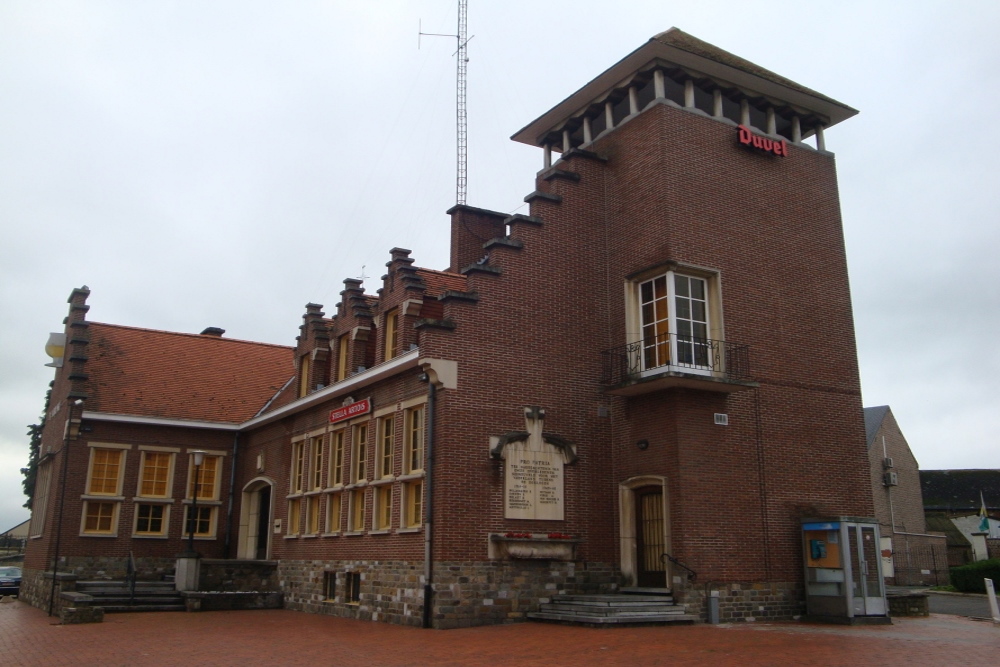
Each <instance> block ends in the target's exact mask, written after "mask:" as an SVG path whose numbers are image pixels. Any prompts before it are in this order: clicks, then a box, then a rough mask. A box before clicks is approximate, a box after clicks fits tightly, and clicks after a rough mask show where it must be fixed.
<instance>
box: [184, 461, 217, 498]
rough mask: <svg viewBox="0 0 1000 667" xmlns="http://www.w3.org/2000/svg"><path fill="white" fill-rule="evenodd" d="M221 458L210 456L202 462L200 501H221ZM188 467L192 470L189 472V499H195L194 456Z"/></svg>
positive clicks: (198, 485)
mask: <svg viewBox="0 0 1000 667" xmlns="http://www.w3.org/2000/svg"><path fill="white" fill-rule="evenodd" d="M221 459H222V457H221V456H210V455H206V456H205V458H204V460H203V461H202V462H201V465H200V466H197V469H198V482H197V487H198V500H199V501H202V500H218V499H219V473H220V472H222V466H221V465H219V463H220V460H221ZM188 465H189V466H190V469H189V471H188V476H189V477H188V479H189V481H188V493H187V497H188V499H190V498H192V497H193V494H194V489H195V480H194V474H195V468H196V466H195V465H194V456H191V457H190V459H189V463H188Z"/></svg>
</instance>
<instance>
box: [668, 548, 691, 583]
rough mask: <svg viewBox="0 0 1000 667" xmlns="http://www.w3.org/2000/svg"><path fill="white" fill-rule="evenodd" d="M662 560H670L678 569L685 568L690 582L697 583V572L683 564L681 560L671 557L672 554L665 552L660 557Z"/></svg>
mask: <svg viewBox="0 0 1000 667" xmlns="http://www.w3.org/2000/svg"><path fill="white" fill-rule="evenodd" d="M660 560H661V561H664V560H669V561H670V562H671V563H673V564H674V565H677V566H678V567H682V568H684V569H685V570H687V578H688V581H691V582H694V581H697V579H698V573H697V572H695V571H694V570H692V569H691V568H689V567H688V566H687V565H685V564H684V563H682V562H680V561H679V560H677V559H676V558H674V557H673V556H671V555H670V554H668V553H665V552H664V553H663V554H661V555H660Z"/></svg>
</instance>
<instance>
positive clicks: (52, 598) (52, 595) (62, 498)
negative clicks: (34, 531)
mask: <svg viewBox="0 0 1000 667" xmlns="http://www.w3.org/2000/svg"><path fill="white" fill-rule="evenodd" d="M82 404H83V400H82V399H79V398H78V399H76V400H74V401H70V402H69V406H68V408H67V409H68V411H69V414H68V415H67V416H66V432H65V433H64V434H63V446H62V455H63V461H62V464H63V466H62V473H61V476H62V479H61V480H60V481H59V513H58V516H59V518H58V519H56V544H55V549H54V551H55V553H54V554H53V556H52V587H51V589H49V616H51V615H52V609H53V607H54V606H55V603H56V572H57V571H58V570H59V545H60V542H62V524H63V508H64V507H65V506H66V470H67V468H68V467H69V441H70V430H71V429H72V428H73V408H74V407H77V406H79V405H82ZM43 520H44V517H43Z"/></svg>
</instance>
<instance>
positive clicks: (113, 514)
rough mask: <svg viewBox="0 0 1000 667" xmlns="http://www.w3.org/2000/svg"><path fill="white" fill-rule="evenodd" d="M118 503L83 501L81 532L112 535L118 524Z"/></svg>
mask: <svg viewBox="0 0 1000 667" xmlns="http://www.w3.org/2000/svg"><path fill="white" fill-rule="evenodd" d="M119 504H120V503H114V502H96V501H92V500H88V501H87V502H85V503H84V509H83V511H84V518H83V532H84V533H85V534H89V535H114V534H115V529H116V526H117V525H118V506H119Z"/></svg>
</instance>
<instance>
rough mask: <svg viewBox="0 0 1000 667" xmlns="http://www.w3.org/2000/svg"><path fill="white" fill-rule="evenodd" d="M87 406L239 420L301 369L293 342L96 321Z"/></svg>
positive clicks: (126, 412)
mask: <svg viewBox="0 0 1000 667" xmlns="http://www.w3.org/2000/svg"><path fill="white" fill-rule="evenodd" d="M88 330H89V334H90V344H89V345H88V348H87V352H88V360H87V374H88V375H89V378H90V379H89V380H88V381H87V390H88V392H87V393H88V394H89V399H88V401H87V409H88V410H91V411H94V412H103V413H110V414H122V415H137V416H144V417H161V418H165V419H192V420H200V421H214V422H231V423H238V422H242V421H245V420H247V419H250V418H251V417H253V416H254V415H255V414H257V412H258V411H259V410H260V409H261V407H262V406H263V405H265V404H266V403H267V401H268V400H269V399H270V398H271V397H272V396H274V394H275V391H277V390H278V389H280V388H281V387H282V386H283V385H284V384H285V383H286V382H287V381H288V378H290V377H291V376H292V375H293V374H294V369H293V367H292V363H291V358H292V357H291V352H292V348H290V347H286V346H283V345H271V344H268V343H255V342H251V341H243V340H234V339H229V338H222V337H221V336H217V335H212V334H205V335H197V334H186V333H177V332H172V331H158V330H155V329H141V328H137V327H127V326H121V325H115V324H102V323H99V322H90V323H89V327H88Z"/></svg>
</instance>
